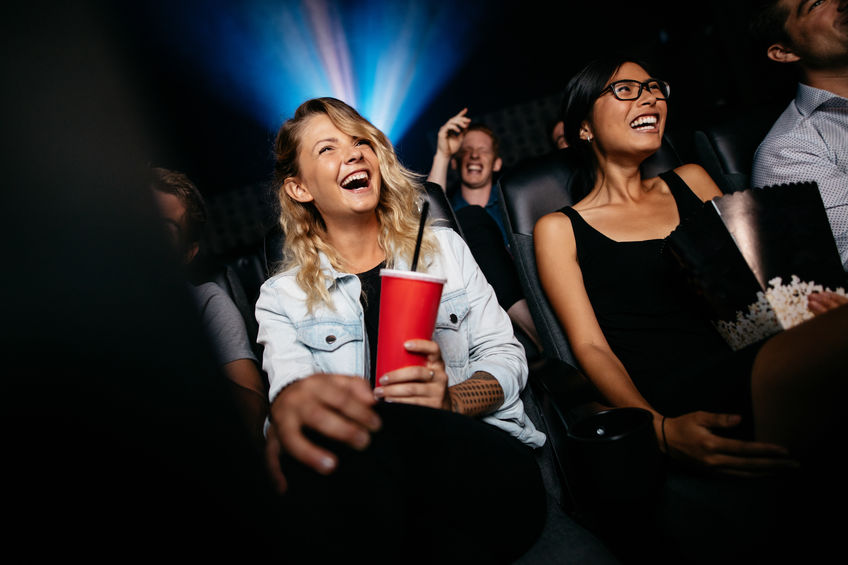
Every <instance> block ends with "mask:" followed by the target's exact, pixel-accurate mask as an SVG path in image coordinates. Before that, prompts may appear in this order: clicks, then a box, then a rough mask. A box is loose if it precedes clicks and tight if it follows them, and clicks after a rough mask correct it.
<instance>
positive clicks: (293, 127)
mask: <svg viewBox="0 0 848 565" xmlns="http://www.w3.org/2000/svg"><path fill="white" fill-rule="evenodd" d="M317 114H324V115H326V116H327V117H328V118H329V119H330V121H331V122H332V123H333V125H335V126H336V127H337V128H338V129H339V130H340V131H342V132H343V133H345V134H347V135H350V136H351V137H355V138H358V139H364V140H367V141H369V142H370V143H371V146H372V147H373V149H374V152H375V154H376V155H377V160H378V162H379V166H380V177H381V179H382V185H381V186H380V199H379V202H378V204H377V209H376V214H377V219H378V221H379V223H380V235H379V237H378V242H379V244H380V247H381V248H382V249H383V250H384V251H385V253H386V266H387V268H392V267H394V266H395V265H396V264H397V261H398V260H399V259H401V258H403V259H406V262H407V263H411V262H412V256H413V254H414V252H415V240H416V239H417V236H418V225H419V219H420V214H419V203H420V201H421V200H422V198H424V197H425V196H424V191H423V185H422V180H421V176H420V175H417V174H416V173H414V172H412V171H410V170H409V169H407V168H405V167H404V166H403V165H402V164H401V163H400V161H399V160H398V158H397V155H396V154H395V150H394V147H392V144H391V143H390V142H389V140H388V139H387V138H386V136H385V135H384V134H383V132H381V131H380V130H379V129H377V128H376V127H375V126H374V125H373V124H371V123H370V122H369V121H368V120H366V119H365V118H363V117H362V116H361V115H360V114H359V113H358V112H357V111H356V110H355V109H353V108H352V107H350V106H349V105H347V104H346V103H344V102H342V101H341V100H337V99H335V98H329V97H326V98H314V99H311V100H307V101H306V102H304V103H303V104H301V105H300V106H299V107H298V108H297V110H296V111H295V113H294V116H293V117H292V118H291V119H289V120H286V122H285V123H283V125H282V127H280V131H279V132H277V137H276V140H275V141H274V157H275V160H274V186H275V189H276V191H277V198H278V199H279V202H280V225H281V226H282V230H283V234H284V235H285V243H284V245H283V261H282V263H281V265H280V268H279V271H280V272H282V271H287V270H289V269H293V268H299V270H298V273H297V282H298V284H299V285H300V287H301V288H302V289H303V291H304V292H305V293H306V297H307V301H306V305H307V308H308V310H309V311H312V310H313V309H314V307H315V306H317V305H318V304H321V303H323V304H325V305H327V306H328V307H330V308H332V303H331V301H330V294H329V292H328V290H327V288H328V286H329V285H328V283H329V282H330V281H329V280H328V279H329V273H327V272H324V271H323V270H322V269H321V262H320V254H321V253H323V254H324V255H326V256H327V258H328V259H329V261H330V264H331V265H332V267H333V268H334V269H336V270H338V271H344V268H345V267H344V261H343V259H342V258H341V257H340V256H339V254H338V252H337V251H336V250H335V248H334V247H333V246H332V245H330V243H329V240H328V238H327V232H326V225H325V224H324V220H323V219H322V218H321V214H320V213H319V212H318V209H317V208H316V207H315V205H314V204H313V203H312V202H305V203H304V202H298V201H297V200H295V199H293V198H292V197H291V196H289V195H288V194H287V193H286V191H285V188H284V185H285V182H286V179H289V178H294V177H297V176H298V174H299V172H300V170H299V167H298V159H297V157H298V154H299V153H300V141H301V137H302V135H303V132H304V130H305V128H306V124H307V122H308V120H309V118H311V117H312V116H315V115H317ZM436 251H437V243H436V240H435V237H433V235H432V232H431V231H430V229H429V226H428V228H427V229H425V233H424V237H423V238H422V245H421V252H420V258H419V264H420V265H421V266H422V269H421V270H426V267H427V264H428V262H429V260H430V258H432V256H433V255H434V254H435V253H436Z"/></svg>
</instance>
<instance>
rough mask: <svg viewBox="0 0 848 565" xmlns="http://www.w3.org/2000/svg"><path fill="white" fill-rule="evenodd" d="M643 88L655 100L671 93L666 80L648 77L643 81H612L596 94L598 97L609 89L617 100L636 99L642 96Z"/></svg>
mask: <svg viewBox="0 0 848 565" xmlns="http://www.w3.org/2000/svg"><path fill="white" fill-rule="evenodd" d="M645 89H647V90H648V92H650V93H651V94H652V95H653V96H654V98H656V99H657V100H668V95H669V94H670V93H671V87H670V86H669V85H668V83H667V82H666V81H664V80H660V79H658V78H649V79H648V80H646V81H645V82H639V81H638V80H630V79H626V80H616V81H613V82H611V83H609V85H607V87H606V88H604V89H603V90H601V91H600V92H599V93H598V96H599V97H600V96H601V95H603V94H604V93H605V92H606V91H607V90H609V91H610V92H612V95H613V96H615V97H616V98H618V99H619V100H638V99H639V97H640V96H642V90H645Z"/></svg>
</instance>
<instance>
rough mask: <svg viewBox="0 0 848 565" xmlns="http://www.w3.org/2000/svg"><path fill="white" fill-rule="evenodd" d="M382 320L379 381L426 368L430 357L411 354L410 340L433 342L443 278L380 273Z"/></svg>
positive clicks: (421, 274)
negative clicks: (412, 367)
mask: <svg viewBox="0 0 848 565" xmlns="http://www.w3.org/2000/svg"><path fill="white" fill-rule="evenodd" d="M380 277H381V282H380V321H379V326H378V329H377V378H378V379H379V378H380V377H382V376H383V375H384V374H386V373H388V372H390V371H394V370H395V369H400V368H401V367H408V366H410V365H424V364H425V363H426V362H427V356H426V355H422V354H420V353H411V352H409V351H407V350H406V349H405V348H404V346H403V344H404V342H406V341H408V340H410V339H433V330H434V329H435V327H436V314H437V312H438V311H439V301H440V300H441V298H442V288H443V287H444V285H445V280H446V279H443V278H440V277H437V276H434V275H428V274H426V273H418V272H415V271H396V270H394V269H381V270H380Z"/></svg>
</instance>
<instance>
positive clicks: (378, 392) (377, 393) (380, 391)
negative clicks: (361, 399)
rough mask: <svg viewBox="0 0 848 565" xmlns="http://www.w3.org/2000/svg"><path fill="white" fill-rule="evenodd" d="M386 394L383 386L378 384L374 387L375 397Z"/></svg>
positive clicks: (381, 396)
mask: <svg viewBox="0 0 848 565" xmlns="http://www.w3.org/2000/svg"><path fill="white" fill-rule="evenodd" d="M384 394H385V392H384V391H383V387H380V386H378V387H376V388H374V398H383V395H384Z"/></svg>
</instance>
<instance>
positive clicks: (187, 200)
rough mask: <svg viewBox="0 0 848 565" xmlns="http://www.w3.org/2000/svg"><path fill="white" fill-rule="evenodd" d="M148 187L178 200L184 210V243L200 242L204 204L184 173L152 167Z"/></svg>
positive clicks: (204, 221) (204, 223)
mask: <svg viewBox="0 0 848 565" xmlns="http://www.w3.org/2000/svg"><path fill="white" fill-rule="evenodd" d="M150 187H151V188H152V189H154V190H158V191H159V192H164V193H165V194H173V195H174V196H176V197H177V198H179V199H180V202H181V203H182V205H183V206H185V209H186V233H185V234H184V237H185V240H186V241H185V243H187V244H191V243H196V242H198V241H200V239H201V238H202V237H203V229H204V227H205V225H206V219H207V212H206V202H205V201H204V200H203V195H202V194H201V193H200V191H199V190H198V189H197V187H196V186H195V184H194V183H193V182H191V180H190V179H189V178H188V176H186V175H185V174H184V173H181V172H177V171H171V170H169V169H165V168H162V167H154V168H152V169H151V171H150Z"/></svg>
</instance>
